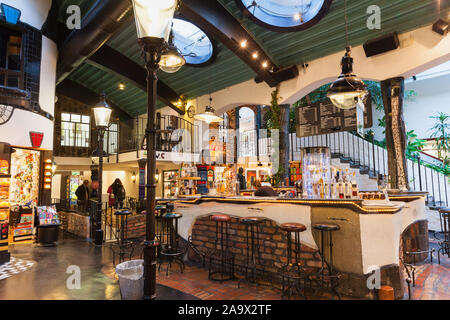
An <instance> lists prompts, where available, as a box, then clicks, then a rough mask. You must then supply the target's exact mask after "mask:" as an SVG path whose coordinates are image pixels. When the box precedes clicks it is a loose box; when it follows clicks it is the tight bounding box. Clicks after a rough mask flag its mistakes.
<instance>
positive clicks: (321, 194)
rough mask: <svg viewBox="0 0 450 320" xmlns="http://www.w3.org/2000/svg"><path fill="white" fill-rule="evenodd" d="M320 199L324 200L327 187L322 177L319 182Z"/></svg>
mask: <svg viewBox="0 0 450 320" xmlns="http://www.w3.org/2000/svg"><path fill="white" fill-rule="evenodd" d="M319 197H320V199H323V198H324V197H325V185H324V183H323V179H322V177H320V180H319Z"/></svg>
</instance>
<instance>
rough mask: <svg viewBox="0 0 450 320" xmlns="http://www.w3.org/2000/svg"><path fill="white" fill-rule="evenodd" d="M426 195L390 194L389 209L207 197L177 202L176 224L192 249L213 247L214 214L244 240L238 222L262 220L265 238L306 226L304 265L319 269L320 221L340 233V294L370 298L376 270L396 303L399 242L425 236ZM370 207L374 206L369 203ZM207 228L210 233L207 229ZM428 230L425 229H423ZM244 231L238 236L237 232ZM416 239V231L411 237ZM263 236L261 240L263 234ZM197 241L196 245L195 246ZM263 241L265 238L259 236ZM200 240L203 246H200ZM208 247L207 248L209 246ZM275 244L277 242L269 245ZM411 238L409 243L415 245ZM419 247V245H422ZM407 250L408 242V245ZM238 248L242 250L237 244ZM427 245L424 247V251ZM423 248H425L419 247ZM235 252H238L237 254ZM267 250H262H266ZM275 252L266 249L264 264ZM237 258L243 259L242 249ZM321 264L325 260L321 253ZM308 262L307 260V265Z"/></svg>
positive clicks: (279, 243) (355, 203) (336, 240)
mask: <svg viewBox="0 0 450 320" xmlns="http://www.w3.org/2000/svg"><path fill="white" fill-rule="evenodd" d="M425 198H426V193H417V192H411V193H404V194H395V195H390V200H391V205H390V206H379V207H377V206H373V205H370V206H366V205H364V204H365V203H367V202H363V200H360V199H355V200H339V199H333V200H331V199H330V200H325V199H314V200H309V199H295V198H292V199H290V198H275V197H274V198H272V197H238V196H234V197H211V196H202V197H196V198H187V199H178V200H176V201H174V202H175V211H176V212H178V213H182V214H183V218H182V219H180V221H179V234H180V236H181V237H183V238H184V239H188V237H189V236H190V235H192V236H193V242H194V244H195V245H199V246H200V247H201V246H205V248H204V249H205V250H206V249H207V248H211V245H212V244H213V243H214V240H213V238H214V235H213V234H212V232H213V224H212V222H210V221H208V217H209V216H210V215H211V214H212V213H224V214H228V215H231V216H232V217H235V218H236V219H235V221H236V224H235V225H234V228H235V229H237V230H233V226H231V230H232V231H230V233H231V236H233V235H235V236H236V237H238V236H241V240H242V237H243V236H244V234H243V233H242V232H243V231H242V230H243V229H242V230H241V228H240V227H239V226H238V222H239V218H242V217H249V216H260V217H264V218H266V219H267V220H268V221H270V223H269V224H266V226H267V227H268V228H269V229H270V231H267V235H269V234H270V233H274V232H275V231H273V230H275V229H276V228H277V226H278V225H280V224H282V223H287V222H297V223H301V224H304V225H305V226H306V228H307V230H306V231H305V232H302V233H301V242H302V251H303V252H305V253H308V254H309V256H311V255H312V256H313V258H312V259H307V260H308V261H306V260H305V263H306V264H307V265H310V266H311V267H319V265H318V259H317V255H316V254H315V252H317V249H318V244H320V238H319V233H318V232H317V231H316V230H312V228H311V225H313V224H315V223H319V222H333V223H335V224H338V225H339V226H340V230H339V231H336V232H334V233H333V245H334V246H333V261H334V266H335V268H336V269H337V270H339V271H340V272H341V273H342V274H344V275H346V276H345V277H344V278H345V279H344V280H343V283H341V285H340V289H339V290H341V293H343V294H345V295H349V296H355V297H366V298H371V297H372V298H373V297H374V296H373V295H374V292H373V290H372V291H371V290H368V289H367V285H366V283H367V278H368V276H369V275H371V274H372V272H373V270H374V267H379V268H380V270H381V282H382V284H387V285H391V286H392V287H394V290H395V295H396V297H397V298H400V297H402V296H403V293H404V282H405V281H404V276H403V271H402V268H401V267H400V266H401V262H400V258H401V257H402V256H403V252H406V251H413V249H414V248H411V247H405V245H406V244H405V245H403V242H404V241H403V238H404V237H405V236H407V234H408V232H407V230H409V229H411V228H416V229H417V226H418V225H419V226H420V230H422V231H421V232H419V234H423V233H425V231H426V232H428V231H427V223H426V218H425ZM371 204H373V202H372V203H371ZM208 227H209V229H208ZM425 229H426V230H425ZM241 231H242V232H241ZM276 233H277V234H278V235H279V236H277V237H266V238H265V241H264V242H265V244H266V245H267V246H268V247H275V248H281V249H283V245H284V244H285V242H286V239H285V234H284V233H281V232H279V231H276ZM412 233H413V234H417V232H412ZM263 236H264V235H263ZM196 238H197V240H198V239H200V240H198V242H197V243H196V241H195V240H196ZM263 238H264V237H263ZM201 240H203V241H201ZM208 242H210V243H211V244H208ZM272 242H276V243H272ZM418 242H420V241H418V240H417V239H414V241H413V243H418ZM422 242H423V241H422ZM408 243H409V245H410V244H411V241H409V242H408ZM234 244H235V247H236V248H239V247H241V245H240V244H238V243H237V242H235V243H234ZM427 245H428V243H426V244H424V245H422V247H423V246H427ZM420 249H426V248H420ZM237 250H238V249H237ZM264 250H265V249H264ZM275 252H276V250H273V251H270V250H266V251H265V252H264V253H266V258H267V259H269V260H270V259H272V258H271V257H270V255H271V254H275ZM277 253H278V254H279V256H281V257H275V258H276V259H275V258H274V259H272V260H277V259H278V260H279V261H280V262H283V261H284V259H283V255H284V254H285V251H283V252H282V253H281V251H279V252H277ZM237 254H238V255H240V254H242V255H245V246H244V247H243V248H242V250H241V251H238V252H237ZM325 259H326V260H327V261H328V260H329V257H327V255H326V254H325ZM309 260H311V261H309Z"/></svg>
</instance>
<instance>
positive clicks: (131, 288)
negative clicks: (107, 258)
mask: <svg viewBox="0 0 450 320" xmlns="http://www.w3.org/2000/svg"><path fill="white" fill-rule="evenodd" d="M116 273H117V275H118V276H119V288H120V296H121V298H122V300H142V299H143V298H144V260H142V259H139V260H131V261H125V262H122V263H120V264H118V265H117V266H116Z"/></svg>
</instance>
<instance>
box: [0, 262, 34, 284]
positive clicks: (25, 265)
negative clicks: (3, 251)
mask: <svg viewBox="0 0 450 320" xmlns="http://www.w3.org/2000/svg"><path fill="white" fill-rule="evenodd" d="M33 265H34V262H33V261H28V260H23V259H19V258H14V257H11V260H10V261H9V262H8V263H5V264H3V265H1V266H0V280H3V279H6V278H9V277H11V276H13V275H16V274H19V273H22V272H25V271H27V270H29V269H31V267H33Z"/></svg>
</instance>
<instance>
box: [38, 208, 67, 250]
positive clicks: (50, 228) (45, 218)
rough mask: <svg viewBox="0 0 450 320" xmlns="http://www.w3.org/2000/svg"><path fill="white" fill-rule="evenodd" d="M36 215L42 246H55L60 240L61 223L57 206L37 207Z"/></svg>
mask: <svg viewBox="0 0 450 320" xmlns="http://www.w3.org/2000/svg"><path fill="white" fill-rule="evenodd" d="M36 217H37V219H38V225H37V228H38V232H37V241H38V243H39V244H40V245H42V246H54V245H55V242H56V241H58V228H59V226H60V225H61V221H60V219H59V215H58V212H57V211H56V207H55V206H41V207H36Z"/></svg>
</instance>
